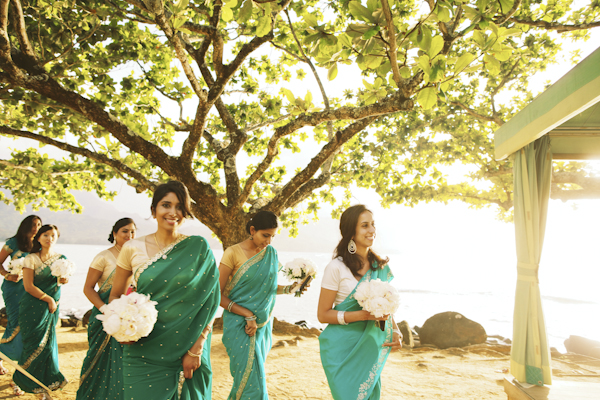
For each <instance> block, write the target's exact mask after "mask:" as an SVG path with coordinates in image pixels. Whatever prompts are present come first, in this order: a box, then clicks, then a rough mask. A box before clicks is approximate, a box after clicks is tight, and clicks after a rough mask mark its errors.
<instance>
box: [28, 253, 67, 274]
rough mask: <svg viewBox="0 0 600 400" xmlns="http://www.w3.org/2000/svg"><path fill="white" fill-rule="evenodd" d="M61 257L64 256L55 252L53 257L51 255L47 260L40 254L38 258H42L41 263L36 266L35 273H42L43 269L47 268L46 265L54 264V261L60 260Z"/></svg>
mask: <svg viewBox="0 0 600 400" xmlns="http://www.w3.org/2000/svg"><path fill="white" fill-rule="evenodd" d="M60 257H62V254H55V255H53V256H52V257H50V258H49V259H47V260H46V261H42V259H41V258H40V257H39V256H38V259H39V260H40V262H41V264H40V265H37V266H36V267H35V274H36V275H39V274H41V273H42V271H43V270H45V269H46V267H49V266H50V265H52V264H53V263H54V261H56V260H58V259H59V258H60Z"/></svg>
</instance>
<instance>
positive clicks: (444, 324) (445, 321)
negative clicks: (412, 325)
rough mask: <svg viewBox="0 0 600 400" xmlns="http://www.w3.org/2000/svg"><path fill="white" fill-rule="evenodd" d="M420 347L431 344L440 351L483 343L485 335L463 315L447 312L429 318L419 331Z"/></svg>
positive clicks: (479, 327)
mask: <svg viewBox="0 0 600 400" xmlns="http://www.w3.org/2000/svg"><path fill="white" fill-rule="evenodd" d="M419 339H420V341H421V345H426V344H433V345H435V346H437V347H438V348H440V349H447V348H449V347H463V346H469V345H473V344H480V343H485V341H486V339H487V334H486V333H485V329H483V326H481V325H480V324H479V323H477V322H475V321H472V320H470V319H468V318H466V317H465V316H464V315H462V314H460V313H457V312H453V311H447V312H443V313H439V314H436V315H434V316H433V317H431V318H429V319H428V320H427V321H425V323H424V324H423V326H422V327H421V330H420V331H419Z"/></svg>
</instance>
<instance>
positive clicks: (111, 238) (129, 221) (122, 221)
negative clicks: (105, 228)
mask: <svg viewBox="0 0 600 400" xmlns="http://www.w3.org/2000/svg"><path fill="white" fill-rule="evenodd" d="M129 224H133V226H135V227H136V228H137V225H136V224H135V222H134V221H133V220H132V219H131V218H121V219H120V220H118V221H117V222H115V224H114V225H113V227H112V231H110V235H108V241H109V242H111V243H114V242H115V233H117V232H119V229H121V228H122V227H124V226H127V225H129Z"/></svg>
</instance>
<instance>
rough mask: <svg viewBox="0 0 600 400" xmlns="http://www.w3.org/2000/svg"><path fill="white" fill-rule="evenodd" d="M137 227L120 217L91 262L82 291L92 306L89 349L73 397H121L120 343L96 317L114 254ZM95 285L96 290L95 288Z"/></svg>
mask: <svg viewBox="0 0 600 400" xmlns="http://www.w3.org/2000/svg"><path fill="white" fill-rule="evenodd" d="M135 231H136V226H135V222H134V221H133V220H132V219H131V218H121V219H120V220H118V221H117V222H116V223H115V225H114V226H113V228H112V230H111V233H110V235H109V237H108V241H109V242H111V243H114V246H112V247H110V248H108V249H106V250H103V251H101V252H100V253H99V254H98V255H97V256H96V257H94V260H93V261H92V263H91V265H90V268H89V269H88V274H87V278H86V281H85V284H84V285H83V293H85V296H86V297H87V298H88V300H89V301H90V302H92V304H93V305H94V308H93V309H92V313H91V315H90V320H89V323H88V344H89V349H88V352H87V355H86V356H85V359H84V360H83V365H82V366H81V374H80V377H79V389H78V390H77V397H76V400H94V399H97V400H104V399H111V400H123V399H124V398H125V397H124V396H125V392H124V388H123V345H122V344H121V343H119V342H117V341H116V340H115V339H114V338H113V337H111V336H109V335H108V334H107V333H106V332H104V329H103V327H102V322H101V321H100V320H98V319H97V318H96V316H98V315H99V314H101V312H100V309H101V308H102V307H103V306H104V305H105V304H107V303H108V298H109V296H110V290H111V288H112V283H113V278H114V275H115V270H116V268H117V257H118V256H119V253H120V251H121V248H122V247H123V245H124V244H125V243H126V242H128V241H129V240H131V239H133V238H135ZM96 285H98V291H96Z"/></svg>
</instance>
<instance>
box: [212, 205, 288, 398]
mask: <svg viewBox="0 0 600 400" xmlns="http://www.w3.org/2000/svg"><path fill="white" fill-rule="evenodd" d="M277 226H278V222H277V216H276V215H275V214H273V213H272V212H270V211H260V212H258V213H257V214H256V215H255V216H254V217H253V218H252V219H251V220H250V221H249V222H248V224H247V225H246V231H247V232H248V234H249V235H250V237H249V238H248V239H246V240H245V241H243V242H241V243H238V244H236V245H233V246H231V247H229V248H227V249H226V250H225V252H224V253H223V259H222V260H221V263H220V265H219V274H220V283H221V287H222V288H223V290H222V295H221V306H222V307H223V308H224V309H225V311H224V312H223V344H224V345H225V348H226V350H227V354H228V355H229V370H230V372H231V375H232V376H233V387H232V388H231V392H230V393H229V397H228V400H240V399H245V400H250V399H251V400H263V399H264V400H266V399H268V398H269V396H268V393H267V380H266V374H265V361H266V359H267V354H268V353H269V350H271V344H272V333H271V331H272V329H273V321H272V319H271V313H272V312H273V307H274V306H275V296H276V295H277V294H289V293H291V292H294V289H295V288H296V284H292V285H289V286H279V285H277V273H278V271H279V265H280V264H279V259H278V258H277V251H276V250H275V249H274V248H273V247H272V246H271V245H270V243H271V239H272V238H273V236H275V233H276V231H277Z"/></svg>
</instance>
